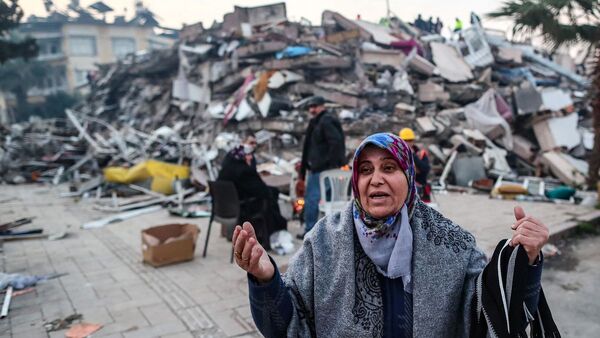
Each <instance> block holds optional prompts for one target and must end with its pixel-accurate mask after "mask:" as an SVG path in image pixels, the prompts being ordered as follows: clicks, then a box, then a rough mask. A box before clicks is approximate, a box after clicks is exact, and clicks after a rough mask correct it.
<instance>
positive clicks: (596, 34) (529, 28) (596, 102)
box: [488, 0, 600, 188]
mask: <svg viewBox="0 0 600 338" xmlns="http://www.w3.org/2000/svg"><path fill="white" fill-rule="evenodd" d="M488 16H489V17H492V18H511V19H512V20H513V21H514V23H515V26H514V28H513V33H525V34H530V35H533V34H540V35H541V36H542V37H543V39H544V41H545V42H546V43H547V44H548V45H549V46H550V47H552V49H553V50H556V49H558V48H559V47H561V46H569V45H574V44H582V43H583V44H587V45H588V46H589V48H590V51H593V55H594V58H595V62H596V64H595V66H594V71H593V74H592V83H591V88H590V90H589V95H590V98H591V105H592V118H593V126H594V135H595V136H594V148H593V149H592V154H591V156H590V157H589V160H588V162H589V171H588V184H589V185H590V188H593V187H595V186H596V184H597V182H598V170H600V63H599V62H598V61H599V60H600V43H599V42H600V1H598V0H509V1H505V2H504V3H503V4H502V6H501V7H500V8H499V9H498V10H497V11H495V12H492V13H489V14H488Z"/></svg>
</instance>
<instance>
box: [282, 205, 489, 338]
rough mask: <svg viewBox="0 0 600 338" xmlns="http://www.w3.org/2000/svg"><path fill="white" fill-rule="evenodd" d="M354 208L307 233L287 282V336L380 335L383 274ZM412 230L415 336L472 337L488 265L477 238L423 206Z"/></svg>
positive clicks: (292, 261) (414, 214) (417, 213)
mask: <svg viewBox="0 0 600 338" xmlns="http://www.w3.org/2000/svg"><path fill="white" fill-rule="evenodd" d="M353 222H354V220H353V217H352V204H351V203H349V204H348V205H347V207H346V208H345V210H344V211H343V212H341V213H337V214H334V215H330V216H328V217H326V218H324V219H321V220H320V221H319V222H318V223H317V224H316V225H315V227H314V229H313V230H312V231H311V232H310V233H309V234H307V236H306V238H305V241H304V245H303V247H302V248H301V249H300V250H299V251H298V252H297V253H296V255H295V256H294V257H293V258H292V260H291V262H290V265H289V267H288V270H287V272H286V273H285V274H284V276H283V279H284V282H285V284H286V286H287V287H288V288H289V289H290V291H291V294H292V300H293V303H294V314H293V317H292V321H291V323H290V325H289V326H288V337H315V336H317V337H381V336H382V333H383V332H382V331H383V323H382V321H383V301H382V295H381V288H380V286H379V279H378V277H377V271H376V269H375V266H374V265H373V263H372V262H371V260H370V259H369V258H368V257H367V256H366V255H365V253H364V251H363V250H362V248H361V246H360V243H359V241H358V237H356V234H355V230H354V229H355V228H354V225H353ZM410 224H411V226H412V230H413V260H412V264H413V267H412V278H413V334H414V336H415V337H419V338H421V337H467V336H468V333H469V327H470V323H469V322H470V318H471V316H470V308H471V299H472V297H473V295H474V290H475V279H476V278H477V276H478V275H479V273H480V272H481V271H482V270H483V268H484V267H485V265H486V259H485V255H484V254H483V253H482V252H481V251H480V250H479V249H478V248H477V247H476V246H475V239H474V238H473V236H472V235H471V234H470V233H468V232H466V231H465V230H463V229H462V228H460V227H459V226H458V225H456V224H454V223H453V222H452V221H450V220H448V219H446V218H445V217H443V216H442V215H441V214H440V213H438V212H437V211H435V210H433V209H431V208H430V207H428V206H427V205H426V204H424V203H422V202H420V201H419V202H417V203H416V205H415V210H414V213H413V215H412V217H411V219H410Z"/></svg>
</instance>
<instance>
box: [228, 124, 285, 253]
mask: <svg viewBox="0 0 600 338" xmlns="http://www.w3.org/2000/svg"><path fill="white" fill-rule="evenodd" d="M255 150H256V137H255V136H254V134H248V135H247V136H246V138H245V140H244V143H242V144H241V145H239V146H237V147H235V148H233V149H232V150H231V151H230V152H229V153H227V155H225V159H224V160H223V164H222V166H221V171H219V177H218V178H217V180H219V181H230V182H233V184H234V185H235V189H236V191H237V193H238V198H239V199H240V201H244V202H243V203H242V204H241V205H240V213H241V215H240V219H249V217H251V216H252V215H256V214H257V211H258V210H264V212H263V213H262V215H263V216H264V218H263V219H264V222H262V223H258V222H256V221H255V223H256V225H257V233H258V238H259V241H260V244H261V245H262V246H263V247H264V248H265V249H267V250H269V249H270V243H269V236H270V235H271V234H272V233H274V232H276V231H278V230H285V229H287V220H286V219H285V218H284V217H283V216H281V212H280V210H279V204H278V202H277V200H278V198H279V191H278V190H277V188H273V187H269V186H267V185H266V184H265V182H264V181H263V180H262V178H261V177H260V175H259V174H258V172H257V171H256V158H255V157H254V151H255Z"/></svg>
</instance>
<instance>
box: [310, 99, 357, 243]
mask: <svg viewBox="0 0 600 338" xmlns="http://www.w3.org/2000/svg"><path fill="white" fill-rule="evenodd" d="M306 106H307V107H308V112H309V113H310V115H311V117H312V118H311V120H310V122H309V124H308V128H307V130H306V136H305V138H304V148H303V149H302V165H301V167H300V184H303V183H304V179H305V177H306V172H307V171H308V172H309V174H308V179H307V181H306V193H305V195H304V201H305V203H304V221H305V232H304V233H305V234H306V233H307V232H308V231H310V229H312V227H313V226H314V225H315V223H317V220H318V218H319V200H320V199H321V193H320V189H319V174H320V172H321V171H324V170H328V169H334V168H339V167H341V166H343V165H345V164H346V145H345V142H344V131H343V130H342V125H341V124H340V121H339V120H338V118H337V117H336V116H335V114H333V113H332V112H329V111H327V109H326V108H325V99H323V98H322V97H320V96H313V97H312V98H311V99H309V100H308V102H307V104H306Z"/></svg>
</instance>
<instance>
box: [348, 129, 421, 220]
mask: <svg viewBox="0 0 600 338" xmlns="http://www.w3.org/2000/svg"><path fill="white" fill-rule="evenodd" d="M369 144H372V145H374V146H376V147H379V148H381V149H385V150H387V151H388V152H389V153H390V154H391V155H392V156H393V158H394V159H395V160H396V162H397V163H398V165H400V168H401V169H402V171H403V172H404V174H405V175H406V180H407V182H408V194H407V196H406V201H405V202H404V204H405V205H406V207H407V211H408V215H409V217H410V216H412V212H413V209H414V204H415V199H416V196H417V188H416V185H415V165H414V161H413V155H412V150H411V148H410V146H409V145H408V144H406V142H404V141H403V140H402V139H401V138H399V137H398V136H396V135H394V134H391V133H378V134H373V135H371V136H369V137H367V138H366V139H365V140H364V141H363V142H362V143H361V144H360V146H358V148H357V149H356V152H355V153H354V160H353V165H352V191H353V192H354V203H355V206H356V208H355V210H356V211H357V212H358V213H359V215H358V216H359V217H360V218H361V220H362V221H363V222H364V223H365V224H366V225H367V226H368V227H369V228H380V229H381V230H383V229H382V228H384V227H385V226H386V225H387V226H389V225H391V224H393V223H394V222H395V220H396V218H397V217H398V215H399V214H400V211H398V213H396V214H394V215H390V216H389V217H387V218H385V219H377V218H374V217H373V216H371V215H369V213H367V212H366V211H365V210H364V209H363V207H362V205H361V204H360V194H359V191H358V175H359V172H358V169H359V168H358V158H359V157H360V154H361V152H362V151H363V149H364V148H365V146H367V145H369ZM398 207H399V209H400V207H402V206H398Z"/></svg>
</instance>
